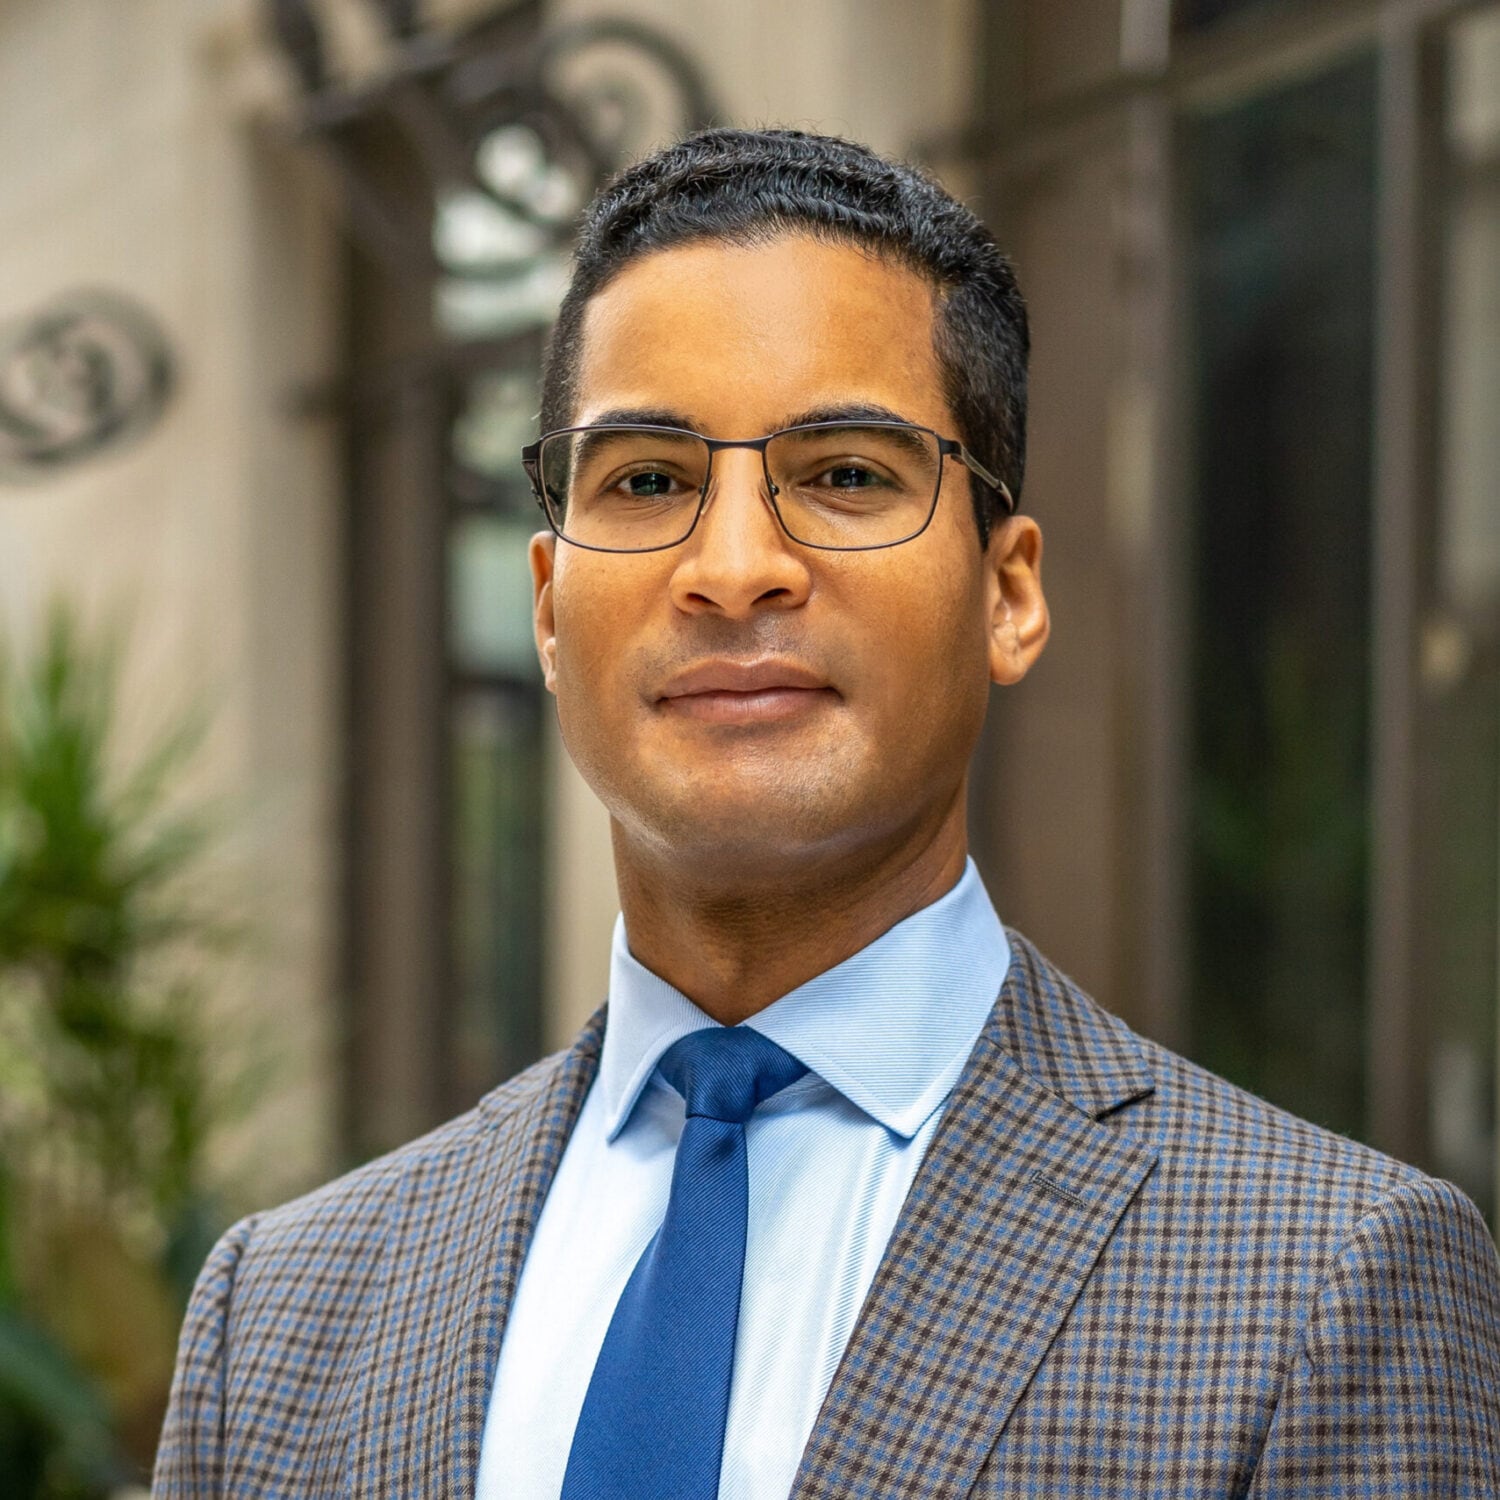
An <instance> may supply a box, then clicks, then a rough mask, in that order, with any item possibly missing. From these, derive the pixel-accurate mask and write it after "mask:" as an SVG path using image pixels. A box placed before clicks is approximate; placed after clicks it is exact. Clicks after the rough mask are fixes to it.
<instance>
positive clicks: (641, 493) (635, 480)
mask: <svg viewBox="0 0 1500 1500" xmlns="http://www.w3.org/2000/svg"><path fill="white" fill-rule="evenodd" d="M672 484H673V480H672V476H671V475H670V474H664V473H663V472H662V471H661V470H660V469H643V470H641V472H640V473H638V474H627V475H626V476H625V478H624V479H623V480H621V485H622V487H623V488H624V490H625V493H626V494H627V495H630V496H632V497H633V498H634V499H637V500H659V499H661V498H662V496H664V495H670V494H671V493H672Z"/></svg>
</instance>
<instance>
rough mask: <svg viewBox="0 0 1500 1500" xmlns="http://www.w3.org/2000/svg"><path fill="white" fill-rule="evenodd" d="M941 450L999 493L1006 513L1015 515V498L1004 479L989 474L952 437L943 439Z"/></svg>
mask: <svg viewBox="0 0 1500 1500" xmlns="http://www.w3.org/2000/svg"><path fill="white" fill-rule="evenodd" d="M943 452H944V453H945V454H952V456H953V457H954V458H956V459H957V460H958V461H959V463H961V464H962V465H963V466H964V467H965V468H966V469H967V470H968V471H969V472H970V473H971V474H974V475H976V476H977V477H978V478H979V479H982V480H983V481H984V482H985V484H987V485H989V487H990V488H991V489H992V490H994V492H995V493H996V494H997V495H999V497H1000V498H1001V499H1002V500H1003V501H1004V502H1005V514H1006V515H1008V516H1013V515H1015V513H1016V499H1015V496H1014V495H1012V494H1011V492H1010V489H1009V487H1008V486H1007V485H1006V483H1005V481H1004V480H1003V479H1001V478H1000V477H999V476H998V475H995V474H991V473H990V471H989V470H988V469H987V468H985V466H984V465H983V464H982V463H980V462H979V460H978V459H977V458H975V457H974V455H973V454H972V453H970V452H969V450H968V449H967V448H965V447H964V445H963V444H962V443H960V442H957V441H956V440H954V439H944V440H943Z"/></svg>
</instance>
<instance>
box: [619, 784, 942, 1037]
mask: <svg viewBox="0 0 1500 1500" xmlns="http://www.w3.org/2000/svg"><path fill="white" fill-rule="evenodd" d="M926 832H927V835H928V836H927V837H925V838H921V839H915V840H911V839H909V840H903V841H902V842H901V843H899V844H898V845H896V846H894V847H891V848H889V849H887V850H885V851H882V852H879V853H876V854H873V855H872V854H871V852H870V851H868V850H865V851H861V855H860V857H859V858H858V859H857V860H854V859H848V858H846V859H842V860H840V859H826V860H821V861H819V860H814V861H809V862H808V863H807V864H806V865H805V866H803V865H799V866H798V867H796V868H783V869H782V870H779V871H778V873H777V875H776V877H775V878H774V879H761V880H746V881H743V882H740V883H730V882H723V881H720V880H712V881H700V880H697V879H694V878H693V876H692V875H691V873H685V872H684V869H683V867H682V866H681V865H677V866H675V867H672V866H668V865H664V864H662V863H660V862H656V861H648V860H642V859H639V858H637V857H636V854H635V851H633V850H632V849H631V848H630V846H629V842H628V840H627V838H626V837H625V835H624V833H623V830H622V829H621V828H620V826H619V824H616V825H615V827H614V842H615V869H616V875H617V877H618V881H619V890H620V906H621V909H622V910H623V912H624V915H625V928H626V932H627V933H628V934H629V938H630V951H631V952H632V953H633V954H634V955H635V957H636V958H637V959H638V960H639V961H640V962H641V963H642V964H644V965H645V966H646V967H647V968H648V969H650V970H651V971H652V972H653V973H655V974H658V975H660V976H661V977H662V978H663V979H665V980H666V981H667V983H668V984H670V985H672V986H673V987H674V988H675V989H678V990H680V991H681V992H682V993H683V994H684V995H686V996H687V997H688V998H689V999H690V1000H692V1001H693V1002H694V1004H696V1005H697V1006H698V1007H699V1009H700V1010H703V1011H705V1012H706V1013H707V1014H708V1015H710V1016H712V1017H713V1018H714V1020H716V1021H718V1022H719V1023H720V1024H722V1025H724V1026H734V1025H737V1024H738V1023H739V1022H741V1021H743V1020H745V1019H746V1017H748V1016H753V1015H755V1014H756V1012H757V1011H761V1010H764V1009H765V1008H766V1006H768V1005H770V1004H771V1003H772V1002H773V1001H775V1000H779V999H780V998H781V997H782V996H783V995H785V994H788V993H790V992H791V991H792V990H794V989H796V988H797V987H798V986H799V985H802V984H806V983H807V981H808V980H810V979H812V978H814V977H816V976H817V975H819V974H822V973H824V972H826V971H827V970H828V969H831V968H833V967H834V966H835V965H837V964H840V963H842V962H843V961H844V960H845V959H846V958H849V957H851V956H852V955H853V954H855V953H858V952H859V950H860V949H861V948H864V947H867V946H868V945H869V944H870V943H872V942H874V941H875V939H876V938H878V937H879V936H880V935H881V934H882V933H884V932H887V931H889V930H890V929H891V928H892V927H894V926H895V925H896V923H897V922H900V921H902V920H904V919H905V918H906V917H909V916H911V914H912V913H913V912H916V911H920V910H921V909H922V908H923V907H924V906H929V905H931V903H932V902H934V901H936V900H937V899H938V898H939V897H941V896H943V895H945V894H946V893H947V892H948V891H950V890H951V889H952V888H953V886H954V885H956V884H957V882H958V880H959V877H960V876H961V875H962V874H963V869H964V860H965V858H966V857H967V852H968V851H967V841H966V837H965V831H964V817H963V799H962V798H960V799H959V800H958V802H957V804H956V805H955V807H954V808H952V809H950V810H949V811H948V812H947V813H946V814H945V815H944V817H943V820H942V823H941V825H940V826H939V827H938V828H937V829H936V830H935V831H934V830H931V829H929V830H927V831H926ZM934 832H935V836H933V835H934Z"/></svg>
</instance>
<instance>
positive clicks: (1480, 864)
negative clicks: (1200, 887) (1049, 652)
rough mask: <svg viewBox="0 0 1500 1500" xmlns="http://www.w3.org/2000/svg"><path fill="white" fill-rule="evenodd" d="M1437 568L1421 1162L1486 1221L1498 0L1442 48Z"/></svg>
mask: <svg viewBox="0 0 1500 1500" xmlns="http://www.w3.org/2000/svg"><path fill="white" fill-rule="evenodd" d="M1447 72H1448V109H1447V131H1446V134H1447V145H1448V157H1449V166H1448V183H1449V191H1448V197H1447V204H1446V225H1445V235H1444V261H1445V265H1444V275H1443V278H1442V286H1443V301H1444V305H1443V308H1442V355H1441V370H1442V374H1441V379H1442V391H1443V399H1442V415H1441V421H1440V423H1439V429H1438V431H1439V485H1438V517H1437V535H1436V538H1435V578H1434V580H1433V586H1432V589H1431V603H1430V608H1429V613H1428V615H1427V618H1426V622H1425V628H1424V631H1423V640H1422V655H1421V660H1422V679H1423V687H1424V693H1425V700H1426V701H1425V703H1424V713H1423V717H1422V739H1421V757H1422V760H1421V775H1420V780H1419V798H1420V802H1419V811H1420V817H1419V820H1418V825H1419V829H1420V840H1421V843H1420V848H1419V870H1420V876H1421V878H1420V880H1419V882H1418V888H1419V890H1420V892H1421V898H1422V906H1421V909H1420V912H1419V919H1420V929H1419V930H1420V933H1421V942H1422V952H1421V960H1422V971H1423V974H1424V978H1425V980H1426V995H1425V997H1424V998H1425V999H1426V1000H1427V1003H1428V1006H1429V1016H1430V1026H1431V1037H1430V1041H1429V1052H1428V1068H1429V1081H1430V1091H1429V1134H1430V1139H1431V1147H1432V1154H1433V1162H1432V1166H1433V1168H1434V1170H1436V1171H1438V1172H1441V1173H1442V1174H1443V1175H1444V1176H1446V1177H1449V1178H1451V1179H1453V1180H1454V1181H1455V1182H1457V1183H1458V1184H1459V1185H1460V1186H1461V1187H1463V1188H1464V1189H1465V1190H1466V1191H1467V1192H1468V1193H1470V1194H1471V1195H1472V1196H1473V1197H1474V1198H1475V1199H1477V1200H1478V1201H1479V1203H1480V1204H1481V1206H1483V1207H1484V1208H1485V1209H1486V1210H1487V1211H1488V1212H1489V1213H1490V1215H1491V1220H1492V1222H1493V1220H1494V1214H1495V1208H1496V1188H1495V1174H1496V1160H1495V1068H1496V1044H1495V1029H1496V1028H1495V1022H1496V1011H1497V1007H1500V965H1497V954H1496V948H1497V929H1500V416H1497V414H1500V9H1493V10H1489V11H1486V12H1483V13H1481V14H1480V15H1477V16H1474V17H1472V18H1470V19H1468V20H1466V21H1464V22H1462V23H1460V24H1459V25H1458V26H1456V27H1455V28H1454V30H1453V32H1452V34H1451V37H1450V40H1449V46H1448V69H1447Z"/></svg>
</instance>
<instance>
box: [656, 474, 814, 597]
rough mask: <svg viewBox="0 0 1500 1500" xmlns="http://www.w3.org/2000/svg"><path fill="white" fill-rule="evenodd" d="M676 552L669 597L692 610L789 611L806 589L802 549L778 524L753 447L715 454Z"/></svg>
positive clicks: (809, 581)
mask: <svg viewBox="0 0 1500 1500" xmlns="http://www.w3.org/2000/svg"><path fill="white" fill-rule="evenodd" d="M678 553H679V556H678V560H677V566H676V568H675V569H674V571H673V575H672V586H671V595H672V601H673V603H674V604H676V605H677V607H678V608H679V609H681V610H684V611H686V612H687V613H690V614H697V613H705V612H708V613H715V614H722V615H725V616H728V617H730V618H737V619H745V618H748V617H750V616H751V615H753V614H755V613H756V612H757V611H758V610H762V609H768V608H769V609H791V608H795V607H796V606H797V605H799V604H802V603H804V602H806V599H807V596H808V593H809V591H810V589H811V585H812V575H811V573H810V572H809V570H808V566H807V563H808V554H807V549H806V548H805V547H802V546H799V545H798V544H797V543H796V542H794V541H793V540H792V539H791V538H790V537H789V536H788V535H787V534H786V532H785V531H783V530H782V529H781V523H780V522H779V521H778V520H777V519H776V513H775V511H774V510H773V509H772V508H771V497H770V495H769V494H768V493H767V489H766V473H765V467H764V464H763V463H762V461H761V456H760V454H759V453H756V452H754V451H753V450H751V449H743V448H726V449H724V450H722V451H721V452H719V453H716V454H715V455H714V463H713V472H712V476H711V481H710V489H709V492H708V498H707V499H706V500H705V501H704V506H703V514H702V515H701V516H700V517H699V518H698V525H697V526H696V527H695V528H694V531H693V534H692V535H691V536H690V537H689V538H688V539H687V541H686V542H684V543H683V544H682V546H681V547H680V548H679V549H678Z"/></svg>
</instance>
